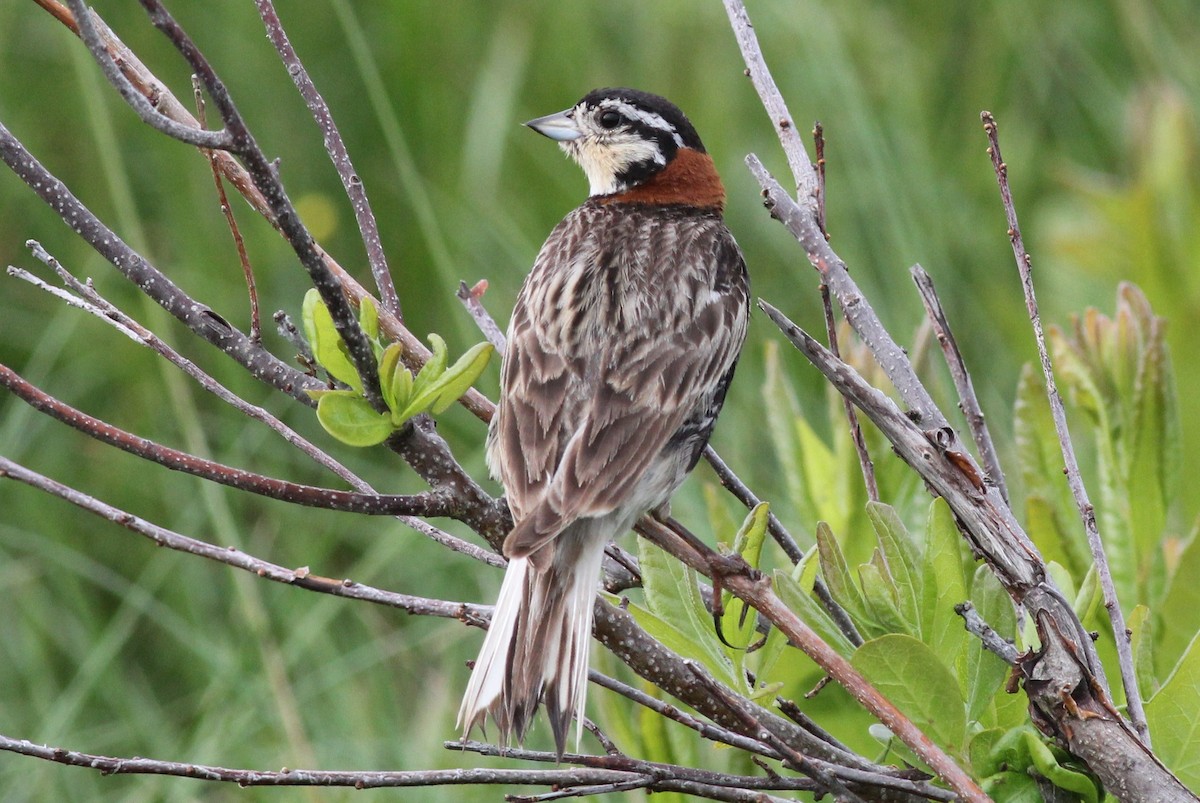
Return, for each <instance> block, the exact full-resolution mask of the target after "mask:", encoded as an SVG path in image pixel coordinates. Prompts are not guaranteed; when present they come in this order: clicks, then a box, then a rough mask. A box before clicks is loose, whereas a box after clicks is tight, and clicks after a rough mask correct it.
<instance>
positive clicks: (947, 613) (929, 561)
mask: <svg viewBox="0 0 1200 803" xmlns="http://www.w3.org/2000/svg"><path fill="white" fill-rule="evenodd" d="M960 539H961V536H960V535H959V533H958V527H957V526H956V525H955V523H954V514H953V513H951V512H950V506H949V505H947V504H946V500H945V499H942V498H941V497H939V498H937V499H935V500H933V503H932V504H931V505H930V506H929V523H928V525H926V527H925V555H924V564H923V566H922V569H921V608H920V610H921V639H922V640H923V641H924V642H925V643H926V644H928V645H929V647H930V649H932V650H933V651H934V652H935V653H936V654H938V655H940V656H942V658H943V659H944V660H945V661H946V664H947V665H949V666H952V667H953V666H956V664H957V661H958V656H959V654H960V653H961V652H962V649H963V647H964V646H965V645H966V642H967V635H966V631H965V630H964V629H963V624H962V618H961V617H960V616H959V615H958V614H956V613H955V612H954V606H955V605H957V604H959V603H960V602H963V601H964V600H966V599H967V581H966V577H965V576H964V575H963V565H962V560H961V552H960V549H961V547H960V546H959V541H960ZM961 688H962V691H963V692H964V693H965V692H966V681H965V679H963V681H962V685H961Z"/></svg>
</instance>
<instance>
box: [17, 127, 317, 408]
mask: <svg viewBox="0 0 1200 803" xmlns="http://www.w3.org/2000/svg"><path fill="white" fill-rule="evenodd" d="M0 160H3V161H4V163H5V164H7V165H8V166H9V168H10V169H11V170H12V171H13V172H14V173H15V174H16V175H17V176H18V177H19V178H20V179H21V180H22V181H24V182H25V184H26V185H27V186H28V187H29V188H30V189H32V190H33V191H34V192H35V193H36V194H37V195H38V197H40V198H41V199H42V200H43V201H45V202H46V204H47V205H49V206H50V208H51V209H53V210H54V212H55V213H56V214H57V215H58V216H59V217H60V218H62V220H63V221H64V222H66V223H67V224H68V225H69V226H70V227H71V228H72V230H73V231H74V232H75V233H76V234H77V235H79V237H80V238H82V239H83V240H84V242H86V243H88V244H89V245H90V246H91V247H92V248H93V249H95V251H96V252H97V253H98V254H100V255H101V256H102V257H104V258H105V259H106V260H108V261H109V262H110V263H112V265H113V266H114V267H116V268H117V270H119V271H120V272H121V273H122V274H123V275H124V276H125V278H127V279H129V281H131V282H133V283H134V284H135V285H136V286H137V287H138V288H139V289H140V290H141V291H142V292H144V293H145V294H146V295H147V296H149V297H150V298H151V299H153V300H154V301H155V303H157V304H158V305H159V306H161V307H162V308H163V309H165V310H166V311H167V312H169V313H170V314H171V315H172V316H174V317H175V318H176V319H178V320H179V321H180V322H181V323H183V324H184V325H185V326H187V327H188V329H190V330H191V331H192V332H193V333H195V334H196V335H198V336H199V337H201V338H203V339H204V340H206V341H208V342H209V343H211V344H212V345H214V346H216V347H217V348H218V349H220V350H221V351H223V352H225V353H226V354H228V355H229V356H230V357H231V358H233V359H234V360H235V361H236V362H237V363H238V364H239V365H241V366H243V367H244V368H246V369H247V370H248V371H250V373H251V374H252V375H253V376H254V377H255V378H256V379H258V380H259V381H262V382H265V383H266V384H268V385H271V386H273V387H275V388H277V389H279V390H281V391H283V392H284V393H286V394H287V395H289V396H291V397H292V398H294V399H297V400H298V401H302V402H304V403H305V404H309V405H312V404H313V401H312V399H310V398H309V397H308V394H307V393H305V392H304V391H305V390H306V389H309V388H311V389H319V388H321V387H322V385H321V383H320V382H318V381H316V380H315V379H313V378H312V377H309V376H305V375H304V374H302V373H300V372H299V371H297V370H296V369H294V368H292V367H291V366H289V365H287V364H286V363H284V362H283V361H281V360H279V359H278V358H276V357H275V355H273V354H271V353H270V352H269V351H267V350H266V349H264V348H263V347H262V345H261V344H259V343H255V342H254V341H253V340H251V339H250V338H249V337H247V336H246V335H245V334H244V333H243V332H241V331H240V330H238V329H237V328H236V327H234V326H232V325H230V323H229V322H228V321H226V320H225V319H224V318H223V317H221V316H220V315H218V314H217V313H216V312H214V311H213V310H212V309H210V308H209V307H208V306H206V305H204V304H202V303H200V302H199V301H196V300H195V299H193V298H192V297H191V296H189V295H188V294H187V293H185V292H184V291H183V290H182V289H180V287H179V286H178V285H177V284H175V283H174V282H173V281H171V279H169V278H168V277H167V276H166V275H165V274H163V273H162V272H161V271H160V270H158V269H157V268H155V267H154V266H153V265H151V264H150V262H148V261H147V260H146V259H145V258H144V257H142V255H141V254H139V253H137V252H136V251H135V250H133V249H132V248H130V247H129V245H128V244H127V243H126V242H125V241H124V240H122V239H121V237H120V236H119V235H118V234H117V233H116V232H114V231H113V230H112V229H110V228H109V227H108V226H106V225H104V223H103V222H102V221H101V220H100V219H99V218H98V217H96V215H95V214H93V213H92V211H91V210H90V209H88V208H87V207H86V206H85V205H84V204H83V203H81V202H80V201H79V199H78V198H76V197H75V195H74V194H73V193H72V192H71V191H70V190H69V189H68V188H67V186H66V185H65V184H63V183H62V182H61V181H59V180H58V178H56V177H55V176H54V175H53V174H52V173H50V171H49V170H47V169H46V168H45V167H44V166H43V165H42V164H41V163H40V162H39V161H38V160H37V159H36V158H34V156H33V154H31V153H30V152H29V151H28V150H27V149H26V148H25V146H24V145H22V144H21V142H20V141H19V140H18V139H17V138H16V137H14V136H13V135H12V133H11V132H10V131H9V130H8V128H6V127H5V126H4V124H3V123H0Z"/></svg>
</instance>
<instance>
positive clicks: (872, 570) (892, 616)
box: [858, 549, 919, 633]
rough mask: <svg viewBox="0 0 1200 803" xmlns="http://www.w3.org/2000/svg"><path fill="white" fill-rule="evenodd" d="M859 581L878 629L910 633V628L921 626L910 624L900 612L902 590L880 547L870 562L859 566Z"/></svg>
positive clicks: (885, 631) (887, 631)
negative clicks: (890, 570)
mask: <svg viewBox="0 0 1200 803" xmlns="http://www.w3.org/2000/svg"><path fill="white" fill-rule="evenodd" d="M858 581H859V583H860V584H861V585H862V594H863V597H864V598H866V601H867V610H869V611H870V612H871V614H872V621H873V622H874V624H875V625H876V627H877V629H879V630H882V631H883V632H884V633H909V632H910V630H913V629H915V628H916V627H919V625H917V624H916V623H912V624H911V625H910V623H909V622H908V621H907V620H906V619H905V618H904V614H902V613H901V612H900V606H899V604H898V603H897V598H898V597H899V594H900V592H899V590H898V589H897V588H896V581H895V580H894V579H892V576H891V575H890V574H889V573H888V570H887V565H886V564H885V563H884V560H883V555H882V553H881V552H880V551H879V550H878V549H877V550H875V554H874V555H872V556H871V562H870V563H864V564H862V565H860V566H859V567H858Z"/></svg>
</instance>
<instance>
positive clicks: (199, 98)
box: [192, 75, 262, 343]
mask: <svg viewBox="0 0 1200 803" xmlns="http://www.w3.org/2000/svg"><path fill="white" fill-rule="evenodd" d="M192 92H193V94H194V95H195V97H196V116H197V117H198V118H199V119H200V122H201V124H203V122H204V92H203V91H202V90H201V88H200V81H199V79H197V78H196V76H194V75H193V76H192ZM200 152H201V153H202V154H204V155H205V157H207V158H208V166H209V168H211V170H212V177H213V185H214V187H215V188H216V191H217V200H218V201H219V202H220V204H221V214H222V215H224V216H225V224H226V225H227V226H228V227H229V233H230V235H231V236H232V237H233V245H234V248H236V249H237V255H238V262H240V263H241V265H242V275H243V276H244V277H245V278H246V293H247V294H248V295H249V296H250V339H251V340H253V341H254V342H255V343H261V342H262V315H261V314H260V313H259V309H258V286H257V282H255V280H254V269H253V268H252V267H250V255H249V254H247V253H246V241H245V240H243V239H242V232H241V230H240V229H239V228H238V224H237V219H236V218H235V217H234V216H233V208H232V207H230V205H229V198H228V197H227V196H226V195H225V184H224V183H223V182H222V181H221V167H220V165H219V164H218V163H217V156H216V154H217V151H212V150H209V149H207V148H201V149H200Z"/></svg>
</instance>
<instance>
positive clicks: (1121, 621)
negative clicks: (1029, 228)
mask: <svg viewBox="0 0 1200 803" xmlns="http://www.w3.org/2000/svg"><path fill="white" fill-rule="evenodd" d="M980 118H981V119H982V120H983V130H984V131H985V132H986V133H987V138H988V155H989V156H990V157H991V159H992V167H993V169H994V170H995V172H996V181H997V182H998V183H999V185H1000V199H1001V202H1002V203H1003V205H1004V215H1005V218H1006V219H1007V221H1008V239H1009V240H1010V241H1011V243H1012V249H1013V256H1014V257H1016V260H1017V271H1018V272H1019V273H1020V275H1021V289H1022V290H1023V291H1024V293H1025V307H1026V309H1027V310H1028V312H1029V322H1030V324H1032V326H1033V337H1034V340H1035V341H1036V343H1037V350H1038V359H1039V361H1040V362H1041V366H1042V374H1043V375H1044V376H1045V378H1046V397H1047V398H1048V399H1049V400H1050V413H1051V415H1052V417H1053V418H1054V431H1055V432H1056V433H1057V434H1058V443H1059V445H1060V446H1061V447H1062V455H1063V463H1064V464H1065V466H1066V474H1067V483H1068V484H1069V485H1070V486H1071V494H1072V496H1074V497H1075V504H1076V506H1077V507H1078V508H1079V517H1080V519H1082V521H1083V526H1084V529H1085V530H1086V531H1087V539H1088V546H1089V547H1091V550H1092V559H1093V560H1094V561H1095V563H1096V570H1097V573H1098V575H1099V579H1100V588H1101V590H1102V591H1103V594H1104V607H1105V608H1106V609H1108V618H1109V622H1110V623H1111V625H1112V631H1113V639H1114V640H1115V641H1116V644H1117V658H1118V663H1119V664H1120V668H1121V685H1122V686H1124V688H1125V700H1126V703H1127V704H1128V710H1129V720H1130V722H1131V723H1132V724H1133V727H1134V728H1135V729H1136V730H1137V733H1138V736H1139V737H1140V738H1141V740H1142V742H1143V743H1144V744H1145V745H1146V746H1147V747H1149V746H1150V729H1149V727H1148V726H1147V724H1146V710H1145V708H1144V707H1143V705H1142V695H1141V692H1140V691H1139V690H1138V683H1137V671H1136V670H1135V669H1134V666H1133V648H1132V646H1131V644H1130V637H1129V631H1128V630H1127V629H1126V628H1125V615H1124V613H1122V612H1121V603H1120V601H1119V600H1118V599H1117V589H1116V586H1115V585H1114V584H1113V579H1112V570H1111V569H1110V568H1109V565H1108V556H1107V555H1105V553H1104V542H1103V541H1102V540H1101V538H1100V529H1099V527H1097V525H1096V511H1095V509H1094V508H1093V507H1092V503H1091V500H1089V499H1088V493H1087V489H1086V488H1085V487H1084V485H1083V475H1082V474H1081V473H1080V471H1079V461H1078V460H1076V458H1075V445H1074V444H1073V443H1072V442H1071V431H1070V430H1069V429H1068V428H1067V413H1066V410H1065V409H1064V408H1063V401H1062V395H1061V394H1060V393H1059V392H1058V384H1057V383H1056V382H1055V380H1054V367H1053V366H1052V365H1051V364H1050V353H1049V352H1048V351H1047V349H1046V337H1045V335H1044V334H1043V333H1042V318H1041V315H1040V314H1039V313H1038V303H1037V295H1036V294H1035V292H1034V289H1033V261H1032V260H1031V259H1030V258H1029V252H1027V251H1026V250H1025V242H1024V240H1023V239H1022V238H1021V228H1020V226H1019V225H1018V223H1017V209H1016V206H1015V204H1014V203H1013V197H1012V190H1011V188H1010V187H1009V184H1008V165H1006V164H1005V163H1004V160H1003V158H1001V156H1000V138H999V134H998V132H997V129H996V121H995V119H994V118H993V117H992V113H991V112H987V111H985V112H982V113H981V114H980Z"/></svg>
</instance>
